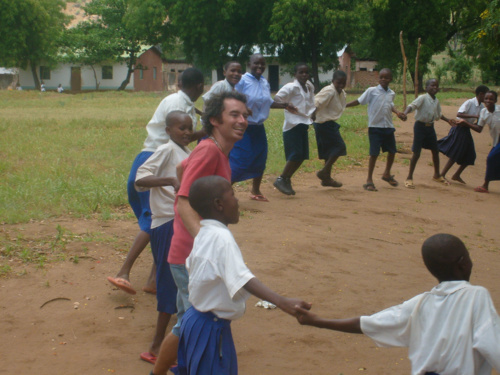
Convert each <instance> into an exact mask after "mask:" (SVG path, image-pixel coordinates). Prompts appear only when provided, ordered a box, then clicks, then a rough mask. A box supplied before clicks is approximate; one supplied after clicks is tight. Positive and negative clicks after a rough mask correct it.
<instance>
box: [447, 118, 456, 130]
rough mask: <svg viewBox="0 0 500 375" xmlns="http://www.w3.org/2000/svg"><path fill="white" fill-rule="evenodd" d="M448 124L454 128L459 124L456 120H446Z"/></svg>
mask: <svg viewBox="0 0 500 375" xmlns="http://www.w3.org/2000/svg"><path fill="white" fill-rule="evenodd" d="M448 123H449V124H450V125H451V126H452V127H453V128H454V127H456V126H457V125H458V124H459V123H457V120H455V119H451V120H448Z"/></svg>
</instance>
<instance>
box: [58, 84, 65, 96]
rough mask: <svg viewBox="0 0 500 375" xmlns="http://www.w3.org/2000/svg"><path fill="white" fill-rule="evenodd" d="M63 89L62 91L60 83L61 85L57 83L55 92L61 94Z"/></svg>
mask: <svg viewBox="0 0 500 375" xmlns="http://www.w3.org/2000/svg"><path fill="white" fill-rule="evenodd" d="M63 91H64V89H63V87H62V85H61V84H59V85H58V86H57V92H58V93H59V94H62V92H63Z"/></svg>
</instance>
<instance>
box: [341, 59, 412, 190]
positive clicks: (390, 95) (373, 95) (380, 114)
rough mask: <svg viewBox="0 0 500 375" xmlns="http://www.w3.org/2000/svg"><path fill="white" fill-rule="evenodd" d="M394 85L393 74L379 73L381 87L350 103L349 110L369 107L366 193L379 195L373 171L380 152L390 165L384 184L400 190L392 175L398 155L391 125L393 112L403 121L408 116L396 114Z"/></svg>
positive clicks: (385, 70)
mask: <svg viewBox="0 0 500 375" xmlns="http://www.w3.org/2000/svg"><path fill="white" fill-rule="evenodd" d="M391 81H392V72H391V70H390V69H387V68H384V69H382V70H381V71H380V73H379V80H378V82H379V85H378V86H377V87H370V88H368V89H367V90H366V91H365V92H364V93H363V94H362V95H361V96H360V97H359V98H358V100H354V101H352V102H350V103H347V105H346V107H354V106H357V105H359V104H368V137H369V140H370V161H369V163H368V178H367V179H366V184H364V185H363V188H364V189H365V190H367V191H377V188H376V187H375V184H374V183H373V171H374V170H375V163H376V161H377V158H378V155H379V154H380V148H382V152H386V151H387V163H386V166H385V171H384V174H383V175H382V180H384V181H386V182H387V183H388V184H389V185H391V186H394V187H396V186H398V185H399V184H398V182H397V181H396V180H395V179H394V176H393V175H391V168H392V164H393V163H394V156H395V155H396V151H397V150H396V137H395V136H394V132H395V131H396V129H395V128H394V125H393V123H392V112H394V113H395V114H396V115H397V116H398V117H399V118H400V119H401V120H403V121H404V120H406V115H404V114H403V113H401V112H399V111H397V110H396V108H395V107H394V97H395V96H396V94H395V93H394V91H392V90H391V89H390V88H389V83H391Z"/></svg>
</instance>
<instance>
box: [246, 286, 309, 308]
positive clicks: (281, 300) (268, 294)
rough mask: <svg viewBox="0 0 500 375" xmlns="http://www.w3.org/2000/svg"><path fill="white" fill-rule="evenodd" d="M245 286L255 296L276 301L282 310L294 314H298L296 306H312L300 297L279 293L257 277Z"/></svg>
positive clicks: (272, 301)
mask: <svg viewBox="0 0 500 375" xmlns="http://www.w3.org/2000/svg"><path fill="white" fill-rule="evenodd" d="M243 288H245V290H246V291H247V292H249V293H251V294H253V295H254V296H255V297H258V298H260V299H262V300H265V301H269V302H271V303H274V304H275V305H276V306H278V307H279V308H280V309H281V310H283V311H284V312H286V313H287V314H290V315H292V316H297V314H296V306H300V308H301V309H302V310H304V311H307V310H309V309H310V308H311V304H310V303H307V302H304V301H302V300H300V299H298V298H287V297H283V296H281V295H279V294H278V293H276V292H274V291H272V290H271V289H269V288H268V287H267V286H265V285H264V284H262V283H261V282H260V281H259V280H258V279H257V278H256V277H254V278H253V279H251V280H250V281H249V282H248V283H246V284H245V285H244V286H243Z"/></svg>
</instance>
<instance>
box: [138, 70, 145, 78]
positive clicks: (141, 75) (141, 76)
mask: <svg viewBox="0 0 500 375" xmlns="http://www.w3.org/2000/svg"><path fill="white" fill-rule="evenodd" d="M139 79H144V69H139Z"/></svg>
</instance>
